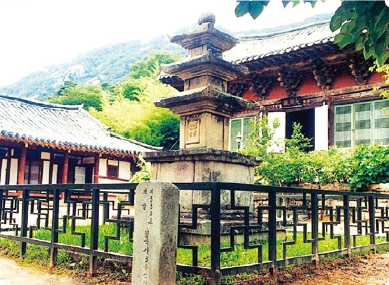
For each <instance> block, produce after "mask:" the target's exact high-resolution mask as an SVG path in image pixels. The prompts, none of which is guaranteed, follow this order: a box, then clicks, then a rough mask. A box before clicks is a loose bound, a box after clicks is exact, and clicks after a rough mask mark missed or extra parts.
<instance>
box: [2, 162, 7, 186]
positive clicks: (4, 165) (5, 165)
mask: <svg viewBox="0 0 389 285" xmlns="http://www.w3.org/2000/svg"><path fill="white" fill-rule="evenodd" d="M6 174H7V159H5V158H4V159H3V161H2V163H1V176H0V184H1V185H5V179H6Z"/></svg>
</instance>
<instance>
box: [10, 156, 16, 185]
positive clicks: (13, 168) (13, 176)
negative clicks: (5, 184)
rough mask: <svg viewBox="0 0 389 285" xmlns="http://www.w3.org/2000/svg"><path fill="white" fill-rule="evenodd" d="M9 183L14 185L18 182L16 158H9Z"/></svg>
mask: <svg viewBox="0 0 389 285" xmlns="http://www.w3.org/2000/svg"><path fill="white" fill-rule="evenodd" d="M9 184H10V185H16V184H18V159H17V158H11V173H10V176H9Z"/></svg>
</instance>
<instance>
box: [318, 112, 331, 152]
mask: <svg viewBox="0 0 389 285" xmlns="http://www.w3.org/2000/svg"><path fill="white" fill-rule="evenodd" d="M315 150H328V105H324V106H321V107H317V108H315Z"/></svg>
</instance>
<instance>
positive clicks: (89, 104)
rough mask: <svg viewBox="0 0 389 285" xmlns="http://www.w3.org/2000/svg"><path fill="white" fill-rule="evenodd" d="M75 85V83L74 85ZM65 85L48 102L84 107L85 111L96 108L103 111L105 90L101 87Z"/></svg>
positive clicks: (83, 84)
mask: <svg viewBox="0 0 389 285" xmlns="http://www.w3.org/2000/svg"><path fill="white" fill-rule="evenodd" d="M73 84H74V83H73ZM73 84H70V83H69V84H65V85H64V86H66V88H63V87H61V88H60V89H59V90H58V91H57V92H56V93H55V94H54V95H53V96H50V97H48V98H47V101H48V102H51V103H55V104H63V105H81V104H82V105H84V108H85V110H87V111H88V110H90V109H91V108H94V109H96V110H98V111H101V110H102V100H103V93H104V92H103V89H102V87H101V86H99V85H91V84H85V83H82V84H78V85H73Z"/></svg>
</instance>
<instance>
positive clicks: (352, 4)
mask: <svg viewBox="0 0 389 285" xmlns="http://www.w3.org/2000/svg"><path fill="white" fill-rule="evenodd" d="M322 1H325V0H322ZM269 2H270V0H264V1H239V4H238V5H237V7H236V8H235V14H236V15H237V16H238V17H240V16H243V15H245V14H247V13H248V14H250V15H251V17H252V18H254V19H256V18H257V17H258V16H259V15H260V14H261V13H262V12H263V10H264V8H265V7H266V6H267V5H268V4H269ZM290 2H292V3H293V6H296V5H297V4H299V3H300V2H301V3H304V2H305V3H310V4H311V5H312V7H315V5H316V3H317V0H283V1H282V3H283V5H284V7H285V6H286V5H288V4H289V3H290ZM330 28H331V30H332V31H334V32H335V31H338V30H339V33H338V34H337V35H336V36H335V39H334V42H335V43H337V44H338V45H339V47H340V48H343V47H345V46H348V45H350V44H354V46H355V49H356V50H362V51H363V55H364V57H365V59H368V58H370V57H373V58H374V59H376V60H377V62H378V63H379V64H381V65H382V64H384V63H385V61H386V60H387V59H388V57H389V7H388V6H386V4H385V2H384V1H342V4H341V6H340V7H339V8H338V10H337V11H336V12H335V14H334V15H333V17H332V18H331V23H330Z"/></svg>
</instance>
